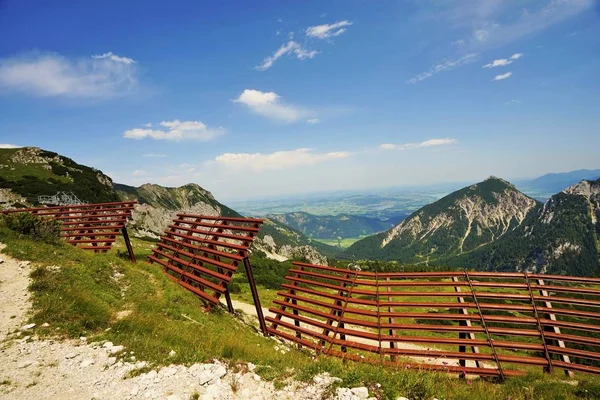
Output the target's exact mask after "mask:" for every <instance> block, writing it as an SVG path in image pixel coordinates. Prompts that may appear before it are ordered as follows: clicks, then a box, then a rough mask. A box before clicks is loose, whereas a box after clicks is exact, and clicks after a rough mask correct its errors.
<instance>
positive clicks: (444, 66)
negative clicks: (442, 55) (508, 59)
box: [406, 53, 479, 84]
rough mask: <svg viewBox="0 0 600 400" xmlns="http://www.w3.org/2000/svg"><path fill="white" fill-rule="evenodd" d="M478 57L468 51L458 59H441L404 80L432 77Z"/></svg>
mask: <svg viewBox="0 0 600 400" xmlns="http://www.w3.org/2000/svg"><path fill="white" fill-rule="evenodd" d="M478 58H479V55H478V54H475V53H469V54H467V55H464V56H462V57H461V58H459V59H456V60H448V59H447V60H442V61H440V62H439V63H437V64H436V65H434V66H433V67H431V68H430V69H429V70H428V71H425V72H423V73H421V74H419V75H417V76H415V77H413V78H410V79H409V80H407V81H406V83H413V84H414V83H418V82H421V81H423V80H425V79H427V78H430V77H432V76H433V75H435V74H439V73H440V72H444V71H448V70H451V69H454V68H456V67H460V66H461V65H465V64H470V63H472V62H475V61H477V59H478Z"/></svg>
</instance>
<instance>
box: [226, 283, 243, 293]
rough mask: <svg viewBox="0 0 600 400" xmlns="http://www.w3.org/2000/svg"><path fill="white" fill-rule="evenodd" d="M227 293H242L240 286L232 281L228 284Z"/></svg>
mask: <svg viewBox="0 0 600 400" xmlns="http://www.w3.org/2000/svg"><path fill="white" fill-rule="evenodd" d="M229 293H242V287H241V286H240V284H239V283H235V282H232V283H230V284H229Z"/></svg>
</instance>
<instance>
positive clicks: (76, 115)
mask: <svg viewBox="0 0 600 400" xmlns="http://www.w3.org/2000/svg"><path fill="white" fill-rule="evenodd" d="M1 3H2V5H1V6H0V37H5V38H11V40H5V41H2V42H0V110H1V111H0V116H1V117H2V124H0V146H5V147H6V146H27V145H28V146H37V147H41V148H44V149H48V150H51V151H55V152H58V153H60V154H63V155H66V156H68V157H70V158H73V159H74V160H76V161H77V162H79V163H82V164H85V165H90V166H93V167H95V168H98V169H100V170H102V171H103V172H105V173H106V174H107V175H109V176H111V177H112V178H113V179H114V180H115V181H116V182H119V183H124V184H129V185H134V186H139V185H141V184H143V183H145V182H152V183H157V184H160V185H164V186H180V185H182V184H185V183H189V182H196V183H198V184H200V185H201V186H202V187H204V188H206V189H207V190H210V191H211V192H212V193H214V194H215V196H216V197H217V198H219V199H224V200H231V199H239V198H242V197H246V198H249V197H254V198H261V197H262V198H265V197H267V198H268V197H273V196H280V195H283V196H286V195H293V194H295V193H319V192H323V191H338V190H368V189H369V190H370V189H373V190H376V189H377V190H378V189H380V188H390V187H392V188H393V187H405V186H414V185H432V184H441V183H454V182H476V181H481V180H483V179H485V178H486V177H488V176H490V175H495V176H499V177H502V178H503V179H506V180H509V181H511V180H515V179H525V178H526V177H536V176H541V175H543V174H545V173H547V172H549V171H572V170H578V169H584V168H587V169H594V168H598V167H599V165H598V149H599V148H600V132H599V131H598V129H599V128H598V127H600V113H598V112H597V110H598V109H600V96H598V93H599V92H600V80H599V79H598V75H597V71H598V70H600V52H598V51H597V49H598V45H599V44H600V24H599V15H600V3H598V2H595V1H593V0H561V1H556V0H541V1H536V0H525V1H522V2H514V1H513V2H511V1H498V0H470V1H463V0H448V1H444V2H439V1H434V0H424V1H419V2H414V1H410V0H406V1H393V2H386V1H383V2H378V3H377V7H373V6H372V5H371V4H370V3H365V2H363V1H359V0H348V1H346V2H344V3H343V5H342V4H340V3H338V2H334V1H327V2H301V3H290V2H264V3H259V4H249V3H238V2H236V3H229V2H227V1H224V2H218V3H214V2H211V3H198V2H195V3H190V4H181V5H178V6H176V7H175V6H174V7H164V3H162V2H152V1H144V2H141V1H139V0H134V1H131V2H125V3H123V2H117V1H115V0H108V1H105V2H100V3H98V2H81V3H77V4H70V3H53V4H39V3H34V2H31V1H16V0H4V1H2V2H1ZM232 4H233V5H234V6H233V7H232V6H231V5H232ZM106 21H110V23H107V22H106ZM349 188H351V189H349Z"/></svg>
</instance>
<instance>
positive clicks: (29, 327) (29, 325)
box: [21, 324, 35, 331]
mask: <svg viewBox="0 0 600 400" xmlns="http://www.w3.org/2000/svg"><path fill="white" fill-rule="evenodd" d="M32 328H35V324H27V325H24V326H22V327H21V330H22V331H27V330H29V329H32Z"/></svg>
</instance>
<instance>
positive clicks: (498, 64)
mask: <svg viewBox="0 0 600 400" xmlns="http://www.w3.org/2000/svg"><path fill="white" fill-rule="evenodd" d="M521 57H523V54H522V53H515V54H513V55H512V56H510V58H500V59H498V60H494V61H492V62H491V63H489V64H485V65H484V66H483V67H482V68H495V67H504V66H506V65H509V64H512V63H513V62H515V61H516V60H518V59H519V58H521Z"/></svg>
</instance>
